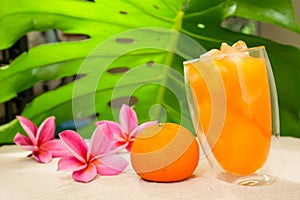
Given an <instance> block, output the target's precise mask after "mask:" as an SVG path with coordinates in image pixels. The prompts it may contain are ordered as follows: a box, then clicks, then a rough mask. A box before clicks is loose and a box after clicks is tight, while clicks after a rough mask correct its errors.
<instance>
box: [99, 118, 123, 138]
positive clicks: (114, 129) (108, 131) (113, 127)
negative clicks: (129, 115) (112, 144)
mask: <svg viewBox="0 0 300 200" xmlns="http://www.w3.org/2000/svg"><path fill="white" fill-rule="evenodd" d="M96 125H97V126H101V125H103V128H102V130H103V132H104V134H105V135H106V137H107V138H108V139H109V140H110V141H114V137H115V135H120V134H122V130H121V127H120V125H119V124H118V123H116V122H112V121H106V120H103V121H99V122H97V123H96Z"/></svg>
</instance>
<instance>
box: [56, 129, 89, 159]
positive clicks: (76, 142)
mask: <svg viewBox="0 0 300 200" xmlns="http://www.w3.org/2000/svg"><path fill="white" fill-rule="evenodd" d="M59 137H60V139H61V141H62V143H63V144H64V145H65V147H66V148H67V149H68V150H69V151H70V152H71V153H72V155H73V156H75V158H77V159H78V160H79V161H81V162H83V163H85V162H86V160H87V155H88V147H87V144H86V143H85V141H84V140H83V138H82V137H81V136H80V135H79V134H78V133H76V132H75V131H72V130H66V131H63V132H61V133H60V134H59Z"/></svg>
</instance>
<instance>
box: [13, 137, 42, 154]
mask: <svg viewBox="0 0 300 200" xmlns="http://www.w3.org/2000/svg"><path fill="white" fill-rule="evenodd" d="M14 143H16V144H17V145H19V146H21V147H22V148H23V149H25V150H27V151H37V150H38V147H37V146H33V144H32V142H31V140H30V139H29V138H28V137H26V136H24V135H22V134H20V133H17V134H16V135H15V137H14Z"/></svg>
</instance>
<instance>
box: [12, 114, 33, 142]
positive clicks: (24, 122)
mask: <svg viewBox="0 0 300 200" xmlns="http://www.w3.org/2000/svg"><path fill="white" fill-rule="evenodd" d="M16 118H17V119H18V120H19V122H20V124H21V126H22V128H23V129H24V131H25V132H26V134H27V135H28V137H29V139H30V140H31V142H32V144H33V145H37V140H36V134H37V130H38V128H37V127H36V125H35V124H34V123H32V122H31V121H30V120H29V119H27V118H25V117H22V116H17V117H16Z"/></svg>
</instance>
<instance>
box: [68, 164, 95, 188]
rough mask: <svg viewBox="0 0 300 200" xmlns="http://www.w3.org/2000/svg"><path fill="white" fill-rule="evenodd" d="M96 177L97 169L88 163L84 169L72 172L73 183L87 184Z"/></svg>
mask: <svg viewBox="0 0 300 200" xmlns="http://www.w3.org/2000/svg"><path fill="white" fill-rule="evenodd" d="M96 175H97V169H96V167H95V165H94V164H92V163H90V164H89V165H88V166H87V167H86V168H84V169H81V170H78V171H74V172H73V175H72V176H73V179H74V180H75V181H79V182H83V183H87V182H90V181H92V180H93V179H94V178H95V176H96Z"/></svg>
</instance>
